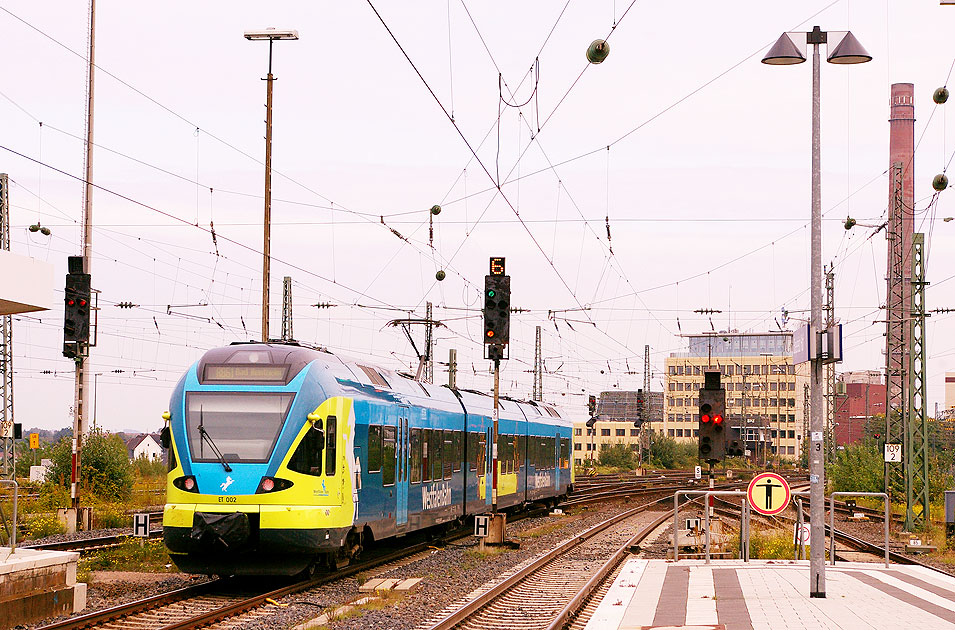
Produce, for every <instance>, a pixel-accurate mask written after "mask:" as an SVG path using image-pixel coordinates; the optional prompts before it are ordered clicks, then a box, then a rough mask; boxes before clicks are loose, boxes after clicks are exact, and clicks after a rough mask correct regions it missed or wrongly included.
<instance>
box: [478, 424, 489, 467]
mask: <svg viewBox="0 0 955 630" xmlns="http://www.w3.org/2000/svg"><path fill="white" fill-rule="evenodd" d="M486 460H487V438H486V437H485V436H484V434H483V433H481V434H480V435H479V436H478V460H477V463H478V476H479V477H480V476H481V475H483V474H484V471H485V470H487V469H486V466H487V461H486Z"/></svg>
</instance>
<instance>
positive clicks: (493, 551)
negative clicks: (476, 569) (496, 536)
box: [464, 546, 510, 562]
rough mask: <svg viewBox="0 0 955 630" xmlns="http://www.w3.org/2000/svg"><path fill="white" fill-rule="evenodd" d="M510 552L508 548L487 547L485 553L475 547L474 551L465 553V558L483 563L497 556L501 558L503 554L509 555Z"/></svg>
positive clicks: (470, 550)
mask: <svg viewBox="0 0 955 630" xmlns="http://www.w3.org/2000/svg"><path fill="white" fill-rule="evenodd" d="M508 551H510V550H509V549H508V548H507V547H496V546H494V547H492V546H487V547H485V548H484V551H481V550H479V549H478V548H477V547H474V548H473V549H468V550H467V551H465V552H464V558H465V559H466V560H477V561H479V562H481V561H484V560H489V559H491V558H493V557H495V556H499V555H501V554H502V553H507V552H508Z"/></svg>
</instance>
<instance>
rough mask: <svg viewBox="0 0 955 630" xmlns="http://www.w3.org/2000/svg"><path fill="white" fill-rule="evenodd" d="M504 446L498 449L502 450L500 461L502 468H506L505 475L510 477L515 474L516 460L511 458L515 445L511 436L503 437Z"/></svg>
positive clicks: (499, 456)
mask: <svg viewBox="0 0 955 630" xmlns="http://www.w3.org/2000/svg"><path fill="white" fill-rule="evenodd" d="M501 442H502V444H501V445H500V446H499V447H498V448H499V449H501V452H500V454H499V455H498V459H499V460H500V462H501V466H502V467H503V468H504V474H505V475H509V474H511V473H512V472H514V459H513V458H512V457H511V450H512V448H513V446H514V443H513V442H512V441H511V436H510V435H502V436H501Z"/></svg>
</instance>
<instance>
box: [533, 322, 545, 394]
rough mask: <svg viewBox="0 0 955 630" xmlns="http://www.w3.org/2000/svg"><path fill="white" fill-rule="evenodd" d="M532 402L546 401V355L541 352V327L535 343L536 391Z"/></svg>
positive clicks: (534, 390) (537, 332)
mask: <svg viewBox="0 0 955 630" xmlns="http://www.w3.org/2000/svg"><path fill="white" fill-rule="evenodd" d="M531 400H536V401H542V400H544V355H543V353H542V352H541V327H540V326H538V327H537V331H536V336H535V341H534V389H533V392H532V393H531Z"/></svg>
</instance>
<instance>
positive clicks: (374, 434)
mask: <svg viewBox="0 0 955 630" xmlns="http://www.w3.org/2000/svg"><path fill="white" fill-rule="evenodd" d="M368 472H370V473H376V472H381V425H380V424H370V425H368Z"/></svg>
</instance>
